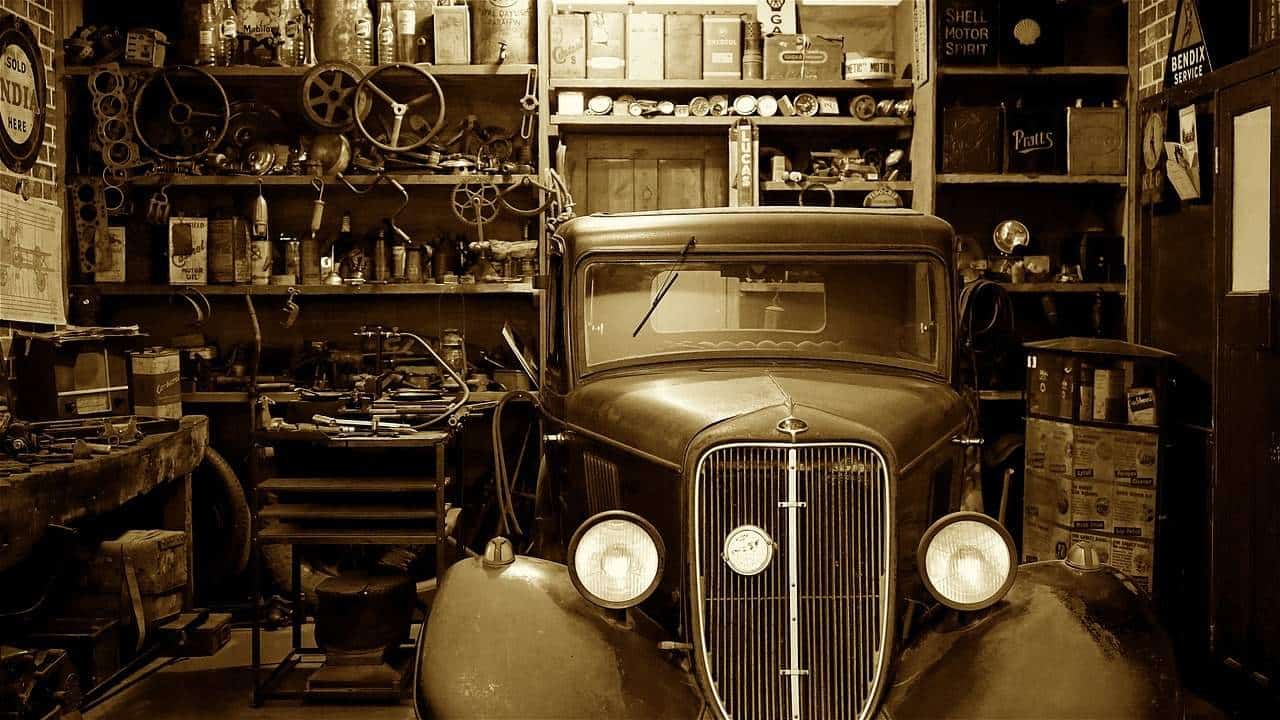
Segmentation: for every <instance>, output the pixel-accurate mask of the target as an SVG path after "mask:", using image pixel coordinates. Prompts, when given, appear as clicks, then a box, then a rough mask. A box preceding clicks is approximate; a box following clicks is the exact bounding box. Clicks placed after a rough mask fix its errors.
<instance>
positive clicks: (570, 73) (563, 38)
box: [551, 13, 587, 78]
mask: <svg viewBox="0 0 1280 720" xmlns="http://www.w3.org/2000/svg"><path fill="white" fill-rule="evenodd" d="M586 76H587V16H586V15H583V14H582V13H560V14H557V15H552V16H551V77H553V78H584V77H586Z"/></svg>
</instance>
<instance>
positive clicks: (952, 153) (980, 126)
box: [942, 105, 1004, 173]
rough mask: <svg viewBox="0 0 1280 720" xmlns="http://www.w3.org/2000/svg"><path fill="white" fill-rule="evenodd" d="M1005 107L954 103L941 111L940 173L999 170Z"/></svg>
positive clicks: (1001, 165)
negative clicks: (969, 105)
mask: <svg viewBox="0 0 1280 720" xmlns="http://www.w3.org/2000/svg"><path fill="white" fill-rule="evenodd" d="M1003 120H1004V109H1003V108H1000V107H995V106H980V107H967V106H961V105H953V106H951V107H948V108H945V109H943V111H942V172H945V173H998V172H1000V171H1001V169H1002V168H1003V166H1004V165H1003V164H1004V153H1003V142H1002V138H1003V137H1004V130H1003V125H1004V123H1003Z"/></svg>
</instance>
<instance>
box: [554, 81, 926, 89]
mask: <svg viewBox="0 0 1280 720" xmlns="http://www.w3.org/2000/svg"><path fill="white" fill-rule="evenodd" d="M550 87H551V90H552V91H555V90H616V91H619V92H627V93H631V92H634V91H639V90H667V91H673V90H674V91H679V90H690V91H695V90H696V91H703V90H706V91H712V90H772V91H775V92H777V91H782V90H800V91H804V90H830V91H841V90H858V91H862V90H867V91H876V90H879V91H882V92H883V91H889V90H893V91H909V90H912V89H914V85H913V84H912V82H911V81H910V80H869V81H868V80H759V79H753V80H714V79H712V80H622V79H612V78H554V79H552V80H551V83H550Z"/></svg>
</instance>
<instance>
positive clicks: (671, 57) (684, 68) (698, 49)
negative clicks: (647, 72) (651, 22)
mask: <svg viewBox="0 0 1280 720" xmlns="http://www.w3.org/2000/svg"><path fill="white" fill-rule="evenodd" d="M665 32H666V43H665V44H664V47H663V53H664V61H663V64H662V70H663V74H664V75H665V76H666V78H667V79H668V80H700V79H702V16H701V15H668V16H667V26H666V31H665Z"/></svg>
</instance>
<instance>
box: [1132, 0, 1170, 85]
mask: <svg viewBox="0 0 1280 720" xmlns="http://www.w3.org/2000/svg"><path fill="white" fill-rule="evenodd" d="M1129 2H1132V3H1138V5H1137V10H1138V13H1137V21H1136V22H1135V23H1134V27H1132V28H1130V30H1131V33H1130V36H1131V39H1132V41H1133V45H1134V46H1135V47H1137V48H1138V96H1139V97H1140V98H1145V97H1149V96H1151V95H1154V94H1156V93H1158V92H1160V90H1161V89H1162V88H1163V87H1164V62H1165V56H1166V55H1168V53H1169V36H1170V35H1172V34H1173V14H1174V12H1176V10H1177V0H1129ZM1130 17H1133V15H1132V14H1131V15H1130Z"/></svg>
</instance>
